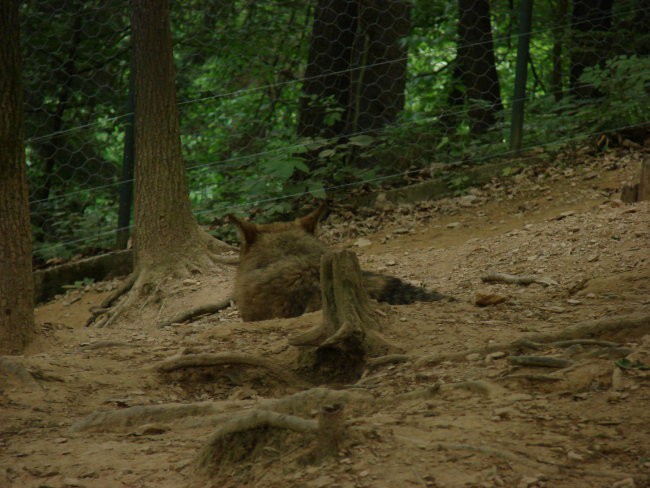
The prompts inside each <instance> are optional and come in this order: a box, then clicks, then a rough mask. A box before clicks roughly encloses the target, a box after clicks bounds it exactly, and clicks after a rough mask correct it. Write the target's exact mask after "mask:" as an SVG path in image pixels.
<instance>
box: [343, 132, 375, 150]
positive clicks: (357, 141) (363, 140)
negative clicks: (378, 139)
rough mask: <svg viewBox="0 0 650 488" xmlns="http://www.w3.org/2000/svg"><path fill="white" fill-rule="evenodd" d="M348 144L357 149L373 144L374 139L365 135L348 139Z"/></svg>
mask: <svg viewBox="0 0 650 488" xmlns="http://www.w3.org/2000/svg"><path fill="white" fill-rule="evenodd" d="M349 140H350V144H352V145H354V146H359V147H366V146H369V145H370V144H372V143H373V142H375V138H374V137H372V136H369V135H366V134H360V135H358V136H352V137H350V139H349Z"/></svg>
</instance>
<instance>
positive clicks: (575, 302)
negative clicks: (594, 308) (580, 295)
mask: <svg viewBox="0 0 650 488" xmlns="http://www.w3.org/2000/svg"><path fill="white" fill-rule="evenodd" d="M566 302H567V303H568V304H569V305H580V304H581V303H582V302H581V301H580V300H575V299H573V298H569V299H568V300H567V301H566Z"/></svg>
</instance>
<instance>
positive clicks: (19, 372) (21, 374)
mask: <svg viewBox="0 0 650 488" xmlns="http://www.w3.org/2000/svg"><path fill="white" fill-rule="evenodd" d="M0 373H2V376H3V377H4V378H8V377H13V378H15V379H16V380H18V382H19V383H20V384H21V385H23V386H26V387H27V388H28V389H30V390H33V391H40V390H42V388H41V385H39V384H38V382H37V381H36V380H35V379H34V376H32V374H31V373H30V372H29V371H28V370H27V368H25V366H23V365H22V364H20V363H19V362H17V361H15V360H13V359H11V357H9V356H0Z"/></svg>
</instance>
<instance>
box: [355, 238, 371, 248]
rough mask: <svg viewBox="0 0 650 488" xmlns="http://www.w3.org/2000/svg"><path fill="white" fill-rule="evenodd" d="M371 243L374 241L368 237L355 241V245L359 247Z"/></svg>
mask: <svg viewBox="0 0 650 488" xmlns="http://www.w3.org/2000/svg"><path fill="white" fill-rule="evenodd" d="M371 244H372V241H371V240H370V239H366V238H365V237H361V238H359V239H357V240H356V241H355V242H354V245H355V246H357V247H367V246H369V245H371Z"/></svg>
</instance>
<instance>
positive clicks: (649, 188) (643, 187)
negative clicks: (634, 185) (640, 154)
mask: <svg viewBox="0 0 650 488" xmlns="http://www.w3.org/2000/svg"><path fill="white" fill-rule="evenodd" d="M644 200H650V157H648V156H646V157H645V158H644V159H643V162H642V163H641V178H640V179H639V189H638V193H637V201H639V202H642V201H644Z"/></svg>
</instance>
